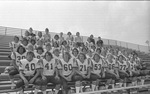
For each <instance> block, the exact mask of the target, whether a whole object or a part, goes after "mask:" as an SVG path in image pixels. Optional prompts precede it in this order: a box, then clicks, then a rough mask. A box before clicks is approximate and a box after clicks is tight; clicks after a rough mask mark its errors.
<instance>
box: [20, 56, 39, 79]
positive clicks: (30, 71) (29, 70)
mask: <svg viewBox="0 0 150 94" xmlns="http://www.w3.org/2000/svg"><path fill="white" fill-rule="evenodd" d="M38 61H39V60H38V59H37V58H33V60H32V61H31V62H29V61H28V60H27V59H22V60H20V64H19V70H21V71H23V73H24V75H25V76H33V75H34V74H35V70H36V69H37V68H40V67H41V66H40V64H39V63H40V62H38Z"/></svg>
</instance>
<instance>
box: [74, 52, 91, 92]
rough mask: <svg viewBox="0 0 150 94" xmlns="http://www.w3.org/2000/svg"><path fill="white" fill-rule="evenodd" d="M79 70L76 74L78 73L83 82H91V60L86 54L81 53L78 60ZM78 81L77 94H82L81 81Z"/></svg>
mask: <svg viewBox="0 0 150 94" xmlns="http://www.w3.org/2000/svg"><path fill="white" fill-rule="evenodd" d="M76 65H77V68H78V69H77V70H75V73H77V74H78V75H79V76H80V77H81V79H82V80H88V81H89V80H90V75H91V60H90V59H88V58H87V57H86V55H85V54H84V53H79V55H78V59H77V60H76ZM82 80H80V81H78V82H77V83H78V85H79V86H78V87H76V93H79V91H81V92H82V87H81V81H82Z"/></svg>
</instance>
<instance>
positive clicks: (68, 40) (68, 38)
mask: <svg viewBox="0 0 150 94" xmlns="http://www.w3.org/2000/svg"><path fill="white" fill-rule="evenodd" d="M67 35H68V36H67V38H66V41H67V44H69V45H70V46H71V47H72V46H73V41H74V38H73V36H72V34H71V32H68V33H67Z"/></svg>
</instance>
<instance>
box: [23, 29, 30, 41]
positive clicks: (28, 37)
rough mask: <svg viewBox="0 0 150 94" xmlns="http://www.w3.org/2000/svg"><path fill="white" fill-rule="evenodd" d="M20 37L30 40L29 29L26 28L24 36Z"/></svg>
mask: <svg viewBox="0 0 150 94" xmlns="http://www.w3.org/2000/svg"><path fill="white" fill-rule="evenodd" d="M22 38H26V39H27V40H28V41H29V40H30V36H29V31H28V30H26V31H25V34H24V36H22Z"/></svg>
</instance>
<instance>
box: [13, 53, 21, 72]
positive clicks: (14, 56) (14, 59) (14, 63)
mask: <svg viewBox="0 0 150 94" xmlns="http://www.w3.org/2000/svg"><path fill="white" fill-rule="evenodd" d="M11 58H12V62H11V64H12V65H13V66H14V67H15V68H16V69H17V70H19V67H18V66H17V64H16V63H17V62H16V54H15V53H14V52H13V53H12V54H11ZM19 62H20V61H19Z"/></svg>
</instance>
